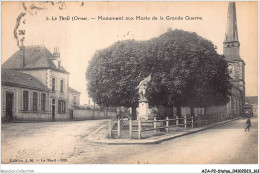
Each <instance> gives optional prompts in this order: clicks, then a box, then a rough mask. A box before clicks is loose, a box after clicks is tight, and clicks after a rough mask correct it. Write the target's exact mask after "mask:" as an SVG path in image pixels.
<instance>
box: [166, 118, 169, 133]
mask: <svg viewBox="0 0 260 174" xmlns="http://www.w3.org/2000/svg"><path fill="white" fill-rule="evenodd" d="M166 132H167V133H168V132H169V117H166Z"/></svg>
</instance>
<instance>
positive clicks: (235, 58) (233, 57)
mask: <svg viewBox="0 0 260 174" xmlns="http://www.w3.org/2000/svg"><path fill="white" fill-rule="evenodd" d="M225 59H226V60H227V61H231V62H232V61H238V62H243V63H244V64H245V62H244V60H243V59H241V57H240V56H239V55H230V54H228V55H225Z"/></svg>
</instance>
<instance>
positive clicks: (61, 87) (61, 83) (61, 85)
mask: <svg viewBox="0 0 260 174" xmlns="http://www.w3.org/2000/svg"><path fill="white" fill-rule="evenodd" d="M60 92H63V80H61V81H60Z"/></svg>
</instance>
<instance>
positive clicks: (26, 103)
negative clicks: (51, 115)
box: [23, 91, 29, 111]
mask: <svg viewBox="0 0 260 174" xmlns="http://www.w3.org/2000/svg"><path fill="white" fill-rule="evenodd" d="M23 110H24V111H28V110H29V92H28V91H23Z"/></svg>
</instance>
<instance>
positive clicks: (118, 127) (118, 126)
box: [117, 118, 121, 138]
mask: <svg viewBox="0 0 260 174" xmlns="http://www.w3.org/2000/svg"><path fill="white" fill-rule="evenodd" d="M120 121H121V120H120V118H119V119H118V120H117V137H118V138H120Z"/></svg>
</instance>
